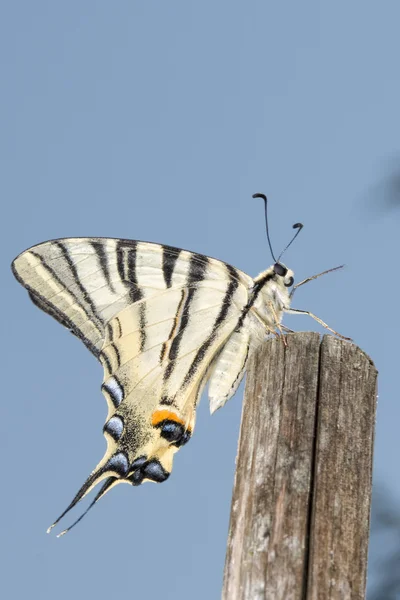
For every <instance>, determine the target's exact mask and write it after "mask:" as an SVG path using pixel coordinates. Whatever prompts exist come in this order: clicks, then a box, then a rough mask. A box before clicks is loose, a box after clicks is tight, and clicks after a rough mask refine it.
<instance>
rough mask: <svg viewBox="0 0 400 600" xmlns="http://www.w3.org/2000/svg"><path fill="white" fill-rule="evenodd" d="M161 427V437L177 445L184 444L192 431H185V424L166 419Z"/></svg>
mask: <svg viewBox="0 0 400 600" xmlns="http://www.w3.org/2000/svg"><path fill="white" fill-rule="evenodd" d="M160 429H161V431H160V433H161V437H163V438H164V439H165V440H167V441H168V442H171V444H174V445H175V446H178V447H180V446H183V445H184V444H186V443H187V442H188V441H189V439H190V432H189V431H188V430H186V431H185V429H184V428H183V426H182V425H181V424H180V423H176V422H175V421H169V420H165V421H164V422H163V423H162V425H161V427H160Z"/></svg>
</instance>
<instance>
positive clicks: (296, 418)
mask: <svg viewBox="0 0 400 600" xmlns="http://www.w3.org/2000/svg"><path fill="white" fill-rule="evenodd" d="M375 385H376V371H375V368H374V367H373V365H372V363H371V361H370V359H368V357H367V356H366V355H365V354H364V353H363V352H362V351H361V350H359V349H358V348H357V347H356V346H354V345H353V344H350V343H348V342H343V341H341V340H338V339H337V338H334V337H332V336H325V338H324V340H323V343H322V345H321V342H320V337H319V335H318V334H316V333H301V334H292V335H289V336H287V346H284V344H283V343H282V340H280V339H273V340H268V341H267V342H266V343H265V344H264V345H263V347H262V348H261V349H260V350H259V351H258V352H257V354H256V355H255V357H254V358H253V360H252V361H251V364H250V365H249V370H248V374H247V382H246V390H245V399H244V404H243V414H242V424H241V432H240V439H239V450H238V458H237V468H236V475H235V484H234V491H233V499H232V509H231V520H230V527H229V535H228V546H227V556H226V563H225V574H224V586H223V593H222V598H223V600H261V599H262V600H281V599H282V600H311V599H313V600H314V599H317V598H318V600H325V598H326V599H329V600H330V599H331V598H332V599H336V598H343V599H347V598H349V599H353V598H355V599H357V600H358V599H359V598H363V596H362V595H361V596H360V595H357V594H358V593H359V592H360V593H363V591H362V590H363V589H364V588H363V587H362V586H363V585H364V586H365V568H366V559H367V543H368V541H367V540H368V531H369V505H370V491H371V489H370V488H371V465H372V442H373V426H374V418H375V399H376V391H375ZM345 398H346V403H347V404H346V406H344V399H345ZM356 507H358V508H359V510H357V509H356ZM348 537H351V538H352V539H350V540H348V541H346V539H347V538H348ZM354 569H357V575H355V574H354V572H353V571H354ZM362 582H364V583H362ZM349 590H350V595H337V593H342V594H348V593H349ZM333 593H336V595H332V594H333ZM329 594H331V595H329Z"/></svg>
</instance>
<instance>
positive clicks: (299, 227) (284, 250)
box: [276, 223, 304, 262]
mask: <svg viewBox="0 0 400 600" xmlns="http://www.w3.org/2000/svg"><path fill="white" fill-rule="evenodd" d="M303 227H304V225H303V223H295V224H294V225H293V229H297V231H296V233H295V234H294V236H293V237H292V239H291V240H290V242H289V243H288V245H287V246H286V248H284V249H283V250H282V252H281V253H280V255H279V256H278V260H277V261H276V262H279V261H280V259H281V257H282V255H283V254H284V253H285V252H286V250H287V249H288V248H289V246H291V245H292V244H293V242H294V240H295V239H296V238H297V236H298V235H299V233H300V231H301V230H302V229H303Z"/></svg>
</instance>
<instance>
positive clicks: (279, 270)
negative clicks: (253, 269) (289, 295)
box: [274, 263, 287, 277]
mask: <svg viewBox="0 0 400 600" xmlns="http://www.w3.org/2000/svg"><path fill="white" fill-rule="evenodd" d="M274 272H275V273H276V275H280V276H281V277H285V275H286V273H287V268H286V267H284V266H283V265H281V264H280V263H275V264H274Z"/></svg>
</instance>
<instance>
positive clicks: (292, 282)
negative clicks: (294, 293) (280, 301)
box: [285, 277, 294, 287]
mask: <svg viewBox="0 0 400 600" xmlns="http://www.w3.org/2000/svg"><path fill="white" fill-rule="evenodd" d="M293 284H294V279H293V277H289V280H288V281H287V282H286V283H285V286H286V287H292V285H293Z"/></svg>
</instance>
